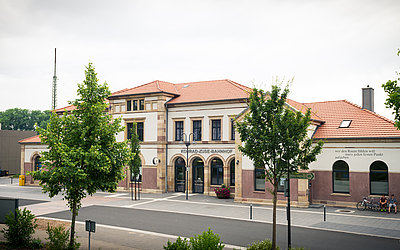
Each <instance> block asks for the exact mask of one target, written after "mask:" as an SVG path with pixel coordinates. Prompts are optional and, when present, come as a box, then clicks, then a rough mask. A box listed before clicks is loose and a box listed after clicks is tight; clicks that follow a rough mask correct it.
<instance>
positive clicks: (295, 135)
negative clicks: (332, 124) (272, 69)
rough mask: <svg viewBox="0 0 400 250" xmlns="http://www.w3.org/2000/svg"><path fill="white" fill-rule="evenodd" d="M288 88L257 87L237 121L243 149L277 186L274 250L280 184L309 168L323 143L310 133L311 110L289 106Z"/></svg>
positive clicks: (241, 148) (274, 192)
mask: <svg viewBox="0 0 400 250" xmlns="http://www.w3.org/2000/svg"><path fill="white" fill-rule="evenodd" d="M288 93H289V89H288V87H286V88H285V89H284V90H283V91H282V92H281V89H280V87H278V86H272V92H271V93H270V94H268V93H266V92H264V91H263V90H259V89H256V88H254V89H253V91H252V92H251V93H250V97H249V102H250V103H249V112H248V113H247V114H246V115H245V117H244V119H243V120H242V121H241V122H237V123H236V129H237V131H238V133H239V134H240V139H241V141H242V145H239V150H240V151H241V152H242V153H243V154H244V155H246V156H248V157H249V158H250V159H251V160H252V161H253V163H254V166H263V167H264V168H265V179H266V180H267V181H268V182H270V183H271V184H272V186H273V188H272V189H268V191H269V192H270V193H271V194H272V196H273V224H272V225H273V230H272V249H276V203H277V190H278V183H279V181H280V179H281V178H283V177H284V176H287V174H288V171H289V173H296V172H297V170H298V169H308V165H309V163H311V162H313V161H315V160H316V156H317V155H318V154H319V153H320V152H321V149H322V145H323V142H321V141H319V142H318V143H317V144H316V145H314V146H313V143H312V139H311V138H309V137H308V136H307V129H308V127H309V125H310V110H307V112H306V113H305V114H303V113H301V112H299V111H297V112H294V111H292V110H291V109H290V108H289V107H288V106H287V105H286V98H287V95H288Z"/></svg>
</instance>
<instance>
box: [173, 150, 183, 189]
mask: <svg viewBox="0 0 400 250" xmlns="http://www.w3.org/2000/svg"><path fill="white" fill-rule="evenodd" d="M175 192H185V160H184V159H182V158H181V157H179V158H178V159H176V161H175Z"/></svg>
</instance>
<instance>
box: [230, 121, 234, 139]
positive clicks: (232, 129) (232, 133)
mask: <svg viewBox="0 0 400 250" xmlns="http://www.w3.org/2000/svg"><path fill="white" fill-rule="evenodd" d="M231 140H233V141H234V140H235V121H234V120H233V119H231Z"/></svg>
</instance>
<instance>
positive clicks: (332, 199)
mask: <svg viewBox="0 0 400 250" xmlns="http://www.w3.org/2000/svg"><path fill="white" fill-rule="evenodd" d="M249 91H251V89H250V88H249V87H246V86H244V85H241V84H239V83H236V82H234V81H231V80H217V81H203V82H189V83H180V84H173V83H168V82H164V81H153V82H150V83H147V84H144V85H140V86H138V87H135V88H130V89H124V90H121V91H118V92H115V93H113V94H112V95H111V96H110V97H109V98H108V102H109V108H108V112H109V114H110V115H112V116H113V117H114V118H117V117H121V118H122V122H123V124H122V125H124V126H125V131H123V132H121V133H119V134H118V135H117V141H123V140H128V139H130V136H131V135H130V133H129V132H128V131H130V128H132V126H133V123H134V122H135V123H137V133H138V135H139V140H140V141H142V143H141V154H140V158H141V161H142V168H141V177H140V186H141V188H142V191H143V192H153V193H161V192H184V191H185V173H186V172H185V169H186V166H187V165H188V166H189V175H188V184H189V185H188V190H189V192H190V193H202V194H205V195H215V194H214V189H215V188H216V187H220V186H221V184H225V185H227V186H229V187H231V195H232V197H234V198H235V200H236V201H238V202H252V203H272V200H271V198H272V196H271V194H270V193H269V192H268V188H269V187H270V184H269V183H266V182H265V180H264V179H263V178H262V174H263V171H264V170H263V169H259V168H255V167H254V165H253V163H252V162H251V160H249V159H248V158H247V157H245V156H243V155H242V154H241V152H240V151H239V150H238V149H237V145H239V144H240V143H241V142H240V138H239V135H238V134H237V133H236V132H235V130H234V127H233V124H234V121H240V120H241V119H242V118H243V116H244V114H246V112H248V95H249ZM363 103H364V104H363V105H364V107H360V106H357V105H355V104H352V103H350V102H348V101H345V100H340V101H328V102H317V103H299V102H296V101H293V100H287V108H290V109H293V110H298V111H301V112H305V111H306V110H307V109H309V108H310V109H311V112H312V114H311V119H312V120H311V125H310V127H309V136H310V137H312V138H313V139H314V140H315V141H318V140H324V141H325V144H324V147H323V151H322V153H321V154H320V155H319V156H318V157H317V161H316V162H313V163H312V164H311V165H310V166H309V167H310V169H309V170H307V171H306V172H312V173H314V175H315V179H313V180H306V179H304V180H303V179H299V180H296V179H292V180H291V198H292V201H293V203H294V205H297V206H308V205H309V204H310V203H325V204H330V205H344V206H353V205H354V204H355V202H357V201H359V200H360V199H361V198H362V197H363V196H370V195H381V194H391V193H394V194H395V195H396V196H398V195H400V185H399V181H400V165H399V160H400V131H399V130H397V129H396V128H395V127H394V123H393V122H392V121H390V120H388V119H386V118H384V117H381V116H379V115H378V114H376V113H374V112H373V89H372V88H365V89H363ZM66 109H67V111H68V110H71V109H73V107H71V106H70V107H67V108H66ZM63 110H65V109H64V108H63V109H59V110H57V112H62V111H63ZM185 142H190V145H188V144H185ZM20 144H21V158H22V160H21V172H22V173H25V172H27V171H32V170H34V169H39V168H40V167H41V163H40V152H41V151H44V150H47V149H46V145H42V144H40V139H39V137H38V136H36V137H32V138H28V139H25V140H22V141H20ZM187 145H188V147H187ZM187 149H188V150H187ZM127 176H130V173H129V171H128V170H127ZM26 181H27V183H28V184H35V181H34V180H32V179H31V178H30V177H29V176H28V177H27V179H26ZM282 181H283V180H282ZM129 182H130V178H125V179H124V180H123V181H122V182H121V183H120V184H119V186H120V188H122V189H128V188H129ZM279 187H280V190H279V191H280V192H279V194H278V199H279V201H278V204H284V203H285V202H286V198H285V197H284V196H283V182H282V185H280V186H279Z"/></svg>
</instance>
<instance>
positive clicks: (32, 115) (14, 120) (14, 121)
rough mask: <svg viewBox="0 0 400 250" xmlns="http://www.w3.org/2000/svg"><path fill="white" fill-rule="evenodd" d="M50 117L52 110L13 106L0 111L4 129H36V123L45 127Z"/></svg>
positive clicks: (0, 119) (0, 120) (0, 121)
mask: <svg viewBox="0 0 400 250" xmlns="http://www.w3.org/2000/svg"><path fill="white" fill-rule="evenodd" d="M49 119H50V111H40V110H32V111H30V110H28V109H20V108H13V109H7V110H5V111H3V112H0V123H1V126H2V129H4V130H25V131H34V130H35V124H36V125H37V126H39V127H41V128H45V127H46V125H47V123H48V121H49Z"/></svg>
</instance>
